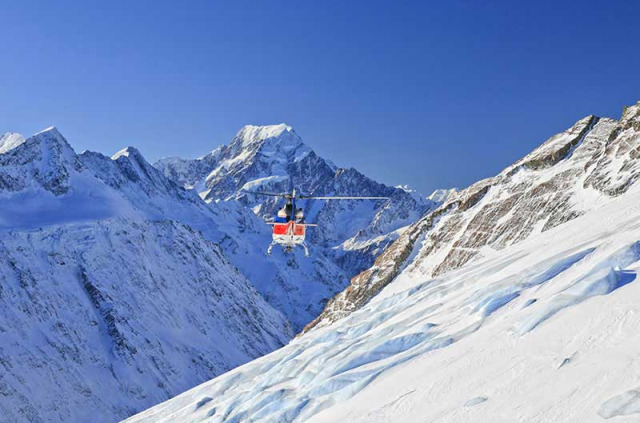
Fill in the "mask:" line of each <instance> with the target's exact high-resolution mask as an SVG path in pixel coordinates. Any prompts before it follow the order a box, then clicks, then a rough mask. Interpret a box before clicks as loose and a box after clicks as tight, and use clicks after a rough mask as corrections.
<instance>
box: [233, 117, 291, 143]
mask: <svg viewBox="0 0 640 423" xmlns="http://www.w3.org/2000/svg"><path fill="white" fill-rule="evenodd" d="M267 140H278V141H279V142H280V143H281V142H294V143H295V144H301V143H302V140H301V139H300V137H299V136H298V134H296V132H295V131H294V130H293V128H292V127H291V126H289V125H287V124H285V123H281V124H279V125H265V126H256V125H246V126H244V127H243V128H242V129H241V130H240V131H238V133H237V134H236V136H235V137H234V139H233V141H232V143H231V144H232V145H234V144H235V145H241V146H242V147H249V146H251V145H254V144H262V143H264V142H265V141H267Z"/></svg>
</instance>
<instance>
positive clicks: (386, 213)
mask: <svg viewBox="0 0 640 423" xmlns="http://www.w3.org/2000/svg"><path fill="white" fill-rule="evenodd" d="M154 165H155V166H156V167H157V168H158V169H160V170H161V171H162V172H163V173H164V174H165V176H167V177H169V178H172V179H173V180H174V181H176V182H177V183H178V184H180V185H182V186H184V187H186V188H190V189H193V190H195V191H197V192H198V193H199V194H200V196H201V197H202V198H204V199H205V200H206V201H210V202H211V201H214V200H218V199H225V200H230V199H235V200H238V201H239V202H240V203H242V204H244V205H245V206H247V207H248V208H250V209H252V210H253V211H254V212H255V213H256V214H257V215H258V216H260V217H262V218H267V217H269V218H271V217H272V216H273V215H274V213H275V212H276V211H277V209H278V208H279V207H281V206H282V200H280V199H278V198H272V197H262V196H255V195H250V194H246V193H245V192H243V191H242V190H248V191H268V192H290V191H291V189H292V188H293V187H295V188H296V189H298V191H299V192H303V193H305V194H312V195H346V196H382V197H390V198H391V199H392V201H391V202H385V201H339V202H336V201H334V202H327V201H318V200H316V201H313V200H310V201H305V202H304V204H303V206H304V207H305V212H306V215H307V221H308V222H313V223H317V224H318V227H316V228H312V229H310V231H309V232H310V233H309V236H308V237H309V241H310V242H311V243H312V244H313V250H314V255H318V254H323V255H326V256H328V257H330V258H332V259H333V260H334V261H335V262H336V263H338V264H339V265H340V266H341V267H342V269H343V270H344V271H345V272H346V274H347V275H350V276H352V275H355V274H357V273H359V271H360V270H362V269H365V268H367V267H369V266H370V265H371V264H372V263H373V260H374V258H375V257H376V256H377V255H378V254H379V253H380V252H381V251H382V250H383V249H384V248H385V247H386V246H387V245H388V244H389V243H390V242H392V241H393V240H395V239H396V238H397V236H398V235H399V232H398V229H400V228H402V227H404V226H406V225H408V224H409V223H411V222H413V221H415V220H416V219H417V218H418V217H419V216H421V215H422V213H424V212H425V210H427V209H430V208H433V207H435V205H436V204H437V203H436V202H434V201H431V200H424V199H421V198H420V196H417V195H414V194H413V193H412V192H410V191H409V190H407V189H406V188H394V187H389V186H386V185H383V184H380V183H377V182H375V181H373V180H372V179H370V178H368V177H366V176H364V175H363V174H361V173H360V172H358V171H357V170H355V169H341V168H337V167H336V166H335V165H334V164H332V163H331V162H329V161H327V160H325V159H323V158H321V157H319V156H318V155H317V154H316V153H315V152H314V151H313V150H312V149H311V148H309V147H308V146H307V145H305V144H304V143H303V142H302V139H301V138H300V137H299V136H298V134H297V133H296V132H295V131H294V130H293V129H292V128H291V127H290V126H287V125H285V124H280V125H271V126H246V127H244V128H243V129H242V130H240V131H239V132H238V134H237V135H236V136H235V138H234V139H233V140H232V141H231V143H230V144H229V145H225V146H221V147H219V148H218V149H216V150H214V151H213V152H211V153H210V154H208V155H206V156H204V157H203V158H201V159H196V160H184V159H175V158H172V159H164V160H160V161H159V162H157V163H155V164H154Z"/></svg>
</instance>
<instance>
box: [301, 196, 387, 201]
mask: <svg viewBox="0 0 640 423" xmlns="http://www.w3.org/2000/svg"><path fill="white" fill-rule="evenodd" d="M298 198H300V199H301V200H390V198H389V197H325V196H313V195H300V196H298Z"/></svg>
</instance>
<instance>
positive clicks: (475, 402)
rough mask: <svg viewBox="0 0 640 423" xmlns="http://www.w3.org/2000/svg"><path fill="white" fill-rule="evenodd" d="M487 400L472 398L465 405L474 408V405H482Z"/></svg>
mask: <svg viewBox="0 0 640 423" xmlns="http://www.w3.org/2000/svg"><path fill="white" fill-rule="evenodd" d="M486 400H487V397H475V398H471V399H470V400H468V401H467V402H465V403H464V406H465V407H473V406H474V405H478V404H482V403H483V402H485V401H486Z"/></svg>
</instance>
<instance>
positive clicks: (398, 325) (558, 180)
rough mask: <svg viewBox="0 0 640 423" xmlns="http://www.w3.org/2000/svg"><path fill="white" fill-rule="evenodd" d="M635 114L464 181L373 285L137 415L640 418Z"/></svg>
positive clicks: (639, 113)
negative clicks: (329, 319)
mask: <svg viewBox="0 0 640 423" xmlns="http://www.w3.org/2000/svg"><path fill="white" fill-rule="evenodd" d="M639 117H640V105H639V106H634V107H630V108H627V109H626V111H625V114H624V116H623V118H622V119H621V120H620V121H618V122H616V121H613V120H610V119H596V118H592V117H590V118H587V119H585V120H583V121H580V122H578V124H577V125H576V126H575V127H574V128H572V129H571V130H569V131H567V132H566V133H563V134H560V135H559V136H556V137H554V138H552V139H551V140H550V141H548V142H547V143H545V144H544V145H543V146H541V147H540V148H539V149H537V150H536V151H534V152H533V153H532V154H531V155H529V156H527V157H526V158H525V159H523V160H521V161H519V162H517V163H516V164H514V165H513V166H511V167H510V168H508V169H506V170H505V171H504V172H503V173H501V174H500V175H499V176H498V177H496V178H494V179H492V180H489V181H483V182H481V183H479V184H476V185H474V186H472V187H471V188H469V189H467V190H464V191H462V192H461V193H460V195H458V196H456V197H455V198H454V199H452V202H451V203H449V205H447V204H445V205H444V206H443V208H442V209H441V210H442V211H440V212H439V214H437V215H435V216H433V215H431V218H430V219H431V223H429V224H428V227H427V228H426V229H423V230H422V231H420V230H418V229H417V228H420V227H421V226H425V225H427V223H426V222H427V220H428V219H427V217H425V219H423V220H422V221H420V222H418V223H417V224H416V225H414V226H413V227H412V228H411V229H410V231H412V232H413V234H414V236H416V238H415V239H414V240H413V241H412V246H411V247H410V248H408V252H407V253H405V252H403V251H404V250H396V251H395V252H394V251H393V249H394V247H391V250H390V251H391V252H393V253H394V254H396V256H395V260H396V261H395V263H397V264H396V265H395V266H396V268H395V269H393V271H392V270H391V267H393V265H392V263H394V261H393V260H392V256H391V255H390V254H391V252H386V253H384V254H383V256H381V258H384V256H385V255H387V257H386V260H387V261H385V262H383V263H382V264H383V265H385V266H388V267H389V268H388V269H387V268H384V269H380V271H384V272H390V273H395V274H394V275H393V276H391V277H390V280H389V281H388V282H387V283H384V284H381V285H382V286H380V287H379V289H377V291H376V294H377V295H372V296H371V297H369V298H368V299H367V300H366V301H362V303H360V304H358V305H357V307H354V308H353V309H352V310H353V311H352V312H350V313H345V315H344V317H343V318H342V319H340V320H338V321H336V322H334V323H333V324H332V325H329V326H325V327H317V328H316V329H315V330H313V331H310V332H309V333H306V334H304V335H303V336H300V337H298V338H296V339H295V340H294V341H292V342H291V343H290V344H288V345H287V346H286V347H284V348H282V349H280V350H278V351H276V352H274V353H271V354H269V355H267V356H265V357H262V358H260V359H258V360H255V361H253V362H251V363H248V364H246V365H244V366H241V367H239V368H237V369H234V370H233V371H231V372H229V373H227V374H225V375H223V376H221V377H219V378H217V379H214V380H212V381H210V382H207V383H205V384H203V385H201V386H199V387H197V388H194V389H192V390H190V391H188V392H186V393H184V394H182V395H180V396H178V397H176V398H174V399H172V400H170V401H167V402H165V403H163V404H160V405H158V406H156V407H154V408H152V409H149V410H147V411H145V412H143V413H141V414H139V415H137V416H134V417H132V418H131V419H129V420H127V422H128V423H134V422H135V423H141V422H154V423H160V422H187V421H188V422H195V421H203V422H204V421H206V422H239V421H243V422H244V421H247V422H250V421H264V422H271V421H279V422H290V421H300V422H302V421H310V422H335V421H354V422H398V421H402V422H414V421H415V422H422V421H430V422H431V421H443V422H445V421H446V422H478V421H482V422H484V421H505V422H532V421H536V422H538V421H549V422H578V421H579V422H600V421H604V420H605V419H608V418H613V417H615V421H621V422H632V421H637V420H638V419H639V418H640V400H639V399H638V395H637V392H638V389H639V386H640V377H638V374H639V373H638V368H637V367H638V366H637V360H636V355H637V350H638V348H640V338H638V336H637V332H638V328H639V327H640V290H639V289H638V285H637V283H638V282H637V272H638V271H639V270H640V206H639V204H640V185H639V184H634V182H635V181H636V178H637V176H638V175H639V174H640V172H639V171H640V168H639V167H638V161H637V159H636V158H637V152H638V151H639V150H640V149H639V148H638V146H639V145H640V137H639V136H638V133H640V125H639V124H638V122H639V120H638V119H639ZM598 175H600V176H598ZM484 187H488V188H486V189H485V188H484ZM516 188H519V190H517V189H516ZM479 192H481V194H479ZM514 195H517V197H516V198H512V197H513V196H514ZM461 197H462V199H461ZM535 197H537V201H536V200H535V199H534V198H535ZM529 198H532V199H529ZM498 199H500V202H498ZM510 199H511V200H512V201H510ZM550 199H552V200H553V201H551V200H550ZM487 200H491V201H487ZM503 203H504V204H506V206H504V207H505V208H504V209H502V211H496V212H495V213H496V214H490V212H491V210H493V209H498V210H501V209H500V208H499V206H500V204H503ZM518 203H524V204H523V205H522V207H525V209H519V208H518V206H517V204H518ZM490 205H491V206H493V207H489V206H490ZM525 210H526V211H528V213H526V214H525ZM480 212H482V213H481V214H480ZM474 219H480V221H481V222H483V223H484V226H480V227H478V226H476V224H478V223H479V222H478V223H476V224H474ZM512 219H515V220H512ZM456 220H464V224H462V226H463V227H464V228H466V229H465V230H456V228H458V226H457V225H458V224H459V223H458V224H456ZM518 222H520V223H518ZM508 223H511V225H507V224H508ZM516 223H518V224H516ZM439 225H443V226H442V228H449V229H450V230H451V233H450V236H449V238H444V239H443V240H442V241H440V242H443V244H444V245H446V247H445V246H443V247H436V248H434V247H433V243H434V242H435V239H430V235H431V234H437V232H438V230H439V229H438V228H439ZM501 225H507V226H505V228H509V230H507V229H504V230H500V228H502V226H501ZM481 228H487V229H489V230H490V231H491V232H490V233H489V234H487V235H486V238H483V236H485V235H483V234H482V232H480V231H481ZM440 230H443V229H440ZM405 233H407V234H408V233H411V232H409V231H407V232H405ZM474 233H476V235H475V237H474V236H473V234H474ZM404 236H405V235H404V234H403V235H402V236H401V237H400V239H402V237H404ZM487 240H491V242H489V241H487ZM398 243H400V241H398V242H396V244H398ZM456 243H457V244H456ZM467 243H471V244H467ZM400 244H401V243H400ZM451 244H453V245H454V247H453V248H452V247H451ZM403 248H407V247H403ZM425 248H429V249H430V250H429V252H427V250H425ZM439 248H442V250H443V251H445V252H444V253H439ZM456 248H459V249H463V248H464V249H463V250H462V251H461V252H457V251H455V250H456ZM462 252H469V253H473V254H472V255H471V256H466V255H462V256H461V255H459V254H460V253H462ZM448 257H451V258H448ZM443 263H446V264H444V265H443ZM363 281H364V280H363ZM356 282H357V278H356ZM357 289H358V287H357V286H355V287H354V288H352V290H357Z"/></svg>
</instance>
